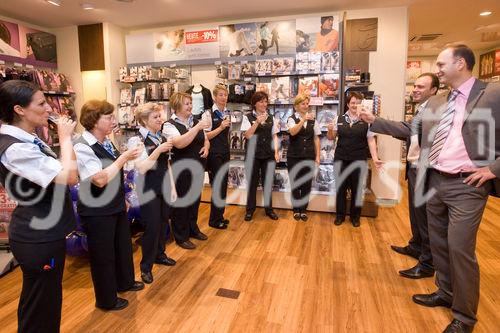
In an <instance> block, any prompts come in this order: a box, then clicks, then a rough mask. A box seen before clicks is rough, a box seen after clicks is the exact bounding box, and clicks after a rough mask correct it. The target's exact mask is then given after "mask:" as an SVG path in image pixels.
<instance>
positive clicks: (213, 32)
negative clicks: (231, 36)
mask: <svg viewBox="0 0 500 333" xmlns="http://www.w3.org/2000/svg"><path fill="white" fill-rule="evenodd" d="M218 39H219V30H217V29H210V30H201V31H189V32H186V44H202V43H213V42H217V41H218Z"/></svg>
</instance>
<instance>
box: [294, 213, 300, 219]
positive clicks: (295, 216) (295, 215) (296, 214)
mask: <svg viewBox="0 0 500 333" xmlns="http://www.w3.org/2000/svg"><path fill="white" fill-rule="evenodd" d="M293 218H294V219H295V220H296V221H298V220H300V213H293Z"/></svg>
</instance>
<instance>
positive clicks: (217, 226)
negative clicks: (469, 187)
mask: <svg viewBox="0 0 500 333" xmlns="http://www.w3.org/2000/svg"><path fill="white" fill-rule="evenodd" d="M209 226H211V227H212V228H215V229H227V224H225V223H224V222H223V221H220V222H218V223H216V224H209Z"/></svg>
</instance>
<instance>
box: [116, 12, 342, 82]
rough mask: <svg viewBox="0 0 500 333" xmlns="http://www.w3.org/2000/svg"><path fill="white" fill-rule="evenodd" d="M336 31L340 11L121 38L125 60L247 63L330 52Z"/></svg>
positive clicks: (160, 31)
mask: <svg viewBox="0 0 500 333" xmlns="http://www.w3.org/2000/svg"><path fill="white" fill-rule="evenodd" d="M338 29H339V15H338V14H332V15H331V16H311V17H306V18H298V19H291V20H282V21H257V22H245V23H234V24H229V25H220V26H217V27H203V26H202V27H196V28H193V27H179V28H172V29H170V30H169V28H166V29H165V28H162V29H161V30H157V31H153V32H148V33H131V34H129V35H127V36H126V38H125V41H126V52H127V64H128V65H138V64H151V65H155V66H158V65H162V66H164V65H168V63H169V62H177V63H178V64H182V65H184V64H190V65H196V64H208V63H211V62H212V63H213V61H215V60H217V59H221V60H222V61H223V62H227V61H239V62H241V63H245V62H248V61H252V62H253V61H255V60H257V59H264V58H265V59H270V57H275V56H286V55H289V56H295V54H296V52H332V51H336V50H338ZM325 31H326V32H327V33H325ZM266 74H267V73H266Z"/></svg>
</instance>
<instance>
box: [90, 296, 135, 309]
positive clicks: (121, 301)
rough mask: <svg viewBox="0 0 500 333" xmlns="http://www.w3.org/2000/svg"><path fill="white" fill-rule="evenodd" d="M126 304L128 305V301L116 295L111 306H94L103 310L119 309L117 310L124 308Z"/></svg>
mask: <svg viewBox="0 0 500 333" xmlns="http://www.w3.org/2000/svg"><path fill="white" fill-rule="evenodd" d="M127 306H128V301H127V300H126V299H124V298H120V297H118V298H117V299H116V303H115V305H113V306H111V307H101V306H97V305H96V307H98V308H99V309H102V310H105V311H119V310H122V309H125V308H126V307H127Z"/></svg>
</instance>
